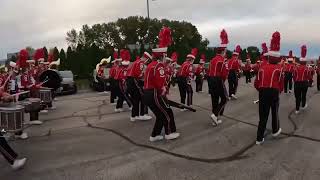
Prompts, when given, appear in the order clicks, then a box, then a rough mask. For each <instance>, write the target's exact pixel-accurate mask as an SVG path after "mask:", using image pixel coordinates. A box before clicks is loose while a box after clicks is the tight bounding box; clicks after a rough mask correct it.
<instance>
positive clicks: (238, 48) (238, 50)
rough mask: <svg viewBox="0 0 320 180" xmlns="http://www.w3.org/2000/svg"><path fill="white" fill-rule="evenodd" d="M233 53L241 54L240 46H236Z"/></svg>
mask: <svg viewBox="0 0 320 180" xmlns="http://www.w3.org/2000/svg"><path fill="white" fill-rule="evenodd" d="M235 52H237V53H239V54H240V52H241V46H240V45H237V47H236V50H235Z"/></svg>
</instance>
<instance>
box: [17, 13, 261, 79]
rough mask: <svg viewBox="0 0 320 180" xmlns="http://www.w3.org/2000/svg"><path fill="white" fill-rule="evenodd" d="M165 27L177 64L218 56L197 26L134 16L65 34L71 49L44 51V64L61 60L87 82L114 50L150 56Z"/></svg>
mask: <svg viewBox="0 0 320 180" xmlns="http://www.w3.org/2000/svg"><path fill="white" fill-rule="evenodd" d="M163 26H167V27H169V28H170V29H171V30H172V38H173V44H172V45H171V46H170V47H169V48H168V54H169V55H171V54H172V53H173V52H177V53H178V64H182V63H183V62H184V60H185V57H186V56H187V54H189V53H190V52H191V49H192V48H198V50H199V54H198V56H197V58H196V60H195V63H197V62H198V61H199V58H200V55H201V54H205V55H206V59H207V62H208V61H209V60H210V59H211V58H213V57H214V56H215V55H216V49H215V48H214V47H212V48H210V47H208V45H209V40H208V39H204V38H203V37H202V36H201V35H200V33H199V32H198V29H197V28H196V26H194V25H192V24H191V23H189V22H185V21H172V20H167V19H162V20H158V19H148V18H145V17H139V16H131V17H128V18H119V19H118V20H117V21H115V22H109V23H102V24H94V25H92V26H89V25H83V26H82V28H81V29H80V30H79V31H77V30H75V29H72V30H70V31H69V32H67V34H66V41H67V43H68V45H69V47H68V48H67V50H66V51H65V50H64V49H61V50H60V51H59V50H58V49H57V48H56V47H55V48H53V49H50V50H49V52H48V50H47V48H46V47H44V50H45V60H46V61H47V60H48V58H50V55H51V56H52V58H53V60H57V59H59V58H60V62H61V65H60V70H72V71H73V73H74V74H76V75H78V77H79V78H87V77H89V76H91V73H92V70H93V69H94V68H95V66H96V64H97V63H99V62H100V60H101V59H102V58H106V57H109V56H112V54H113V49H114V48H117V49H123V48H125V49H129V50H130V52H131V61H134V60H135V59H136V57H137V56H141V55H142V54H143V52H144V51H148V52H151V49H152V48H155V47H156V45H157V43H158V33H159V31H160V29H161V28H162V27H163ZM27 50H28V51H29V54H32V52H33V51H34V49H33V48H31V47H27ZM232 52H233V48H232V49H231V50H228V51H227V57H229V58H230V57H231V56H232ZM247 53H249V54H250V57H251V60H252V61H253V62H255V60H256V59H257V58H258V57H259V55H260V52H259V49H258V48H257V47H248V48H247V49H243V50H242V52H241V53H240V58H241V59H242V60H243V61H245V60H246V59H247ZM13 61H15V60H13Z"/></svg>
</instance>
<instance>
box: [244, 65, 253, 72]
mask: <svg viewBox="0 0 320 180" xmlns="http://www.w3.org/2000/svg"><path fill="white" fill-rule="evenodd" d="M243 70H244V71H251V70H252V67H251V63H246V64H245V65H244V68H243Z"/></svg>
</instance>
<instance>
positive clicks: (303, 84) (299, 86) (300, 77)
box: [293, 64, 312, 111]
mask: <svg viewBox="0 0 320 180" xmlns="http://www.w3.org/2000/svg"><path fill="white" fill-rule="evenodd" d="M311 78H312V74H311V72H310V70H309V68H308V67H307V66H306V65H305V64H301V65H297V66H296V68H295V69H294V71H293V80H294V95H295V98H296V111H299V109H300V105H302V107H305V106H306V97H307V92H308V87H309V80H310V79H311Z"/></svg>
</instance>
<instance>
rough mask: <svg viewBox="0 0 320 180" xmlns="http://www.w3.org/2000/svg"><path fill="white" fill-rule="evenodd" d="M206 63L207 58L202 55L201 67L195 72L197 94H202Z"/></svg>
mask: <svg viewBox="0 0 320 180" xmlns="http://www.w3.org/2000/svg"><path fill="white" fill-rule="evenodd" d="M205 63H206V56H205V55H204V54H202V55H201V58H200V61H199V65H198V67H197V69H196V71H195V75H196V92H202V86H203V79H204V76H205V69H204V64H205Z"/></svg>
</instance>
